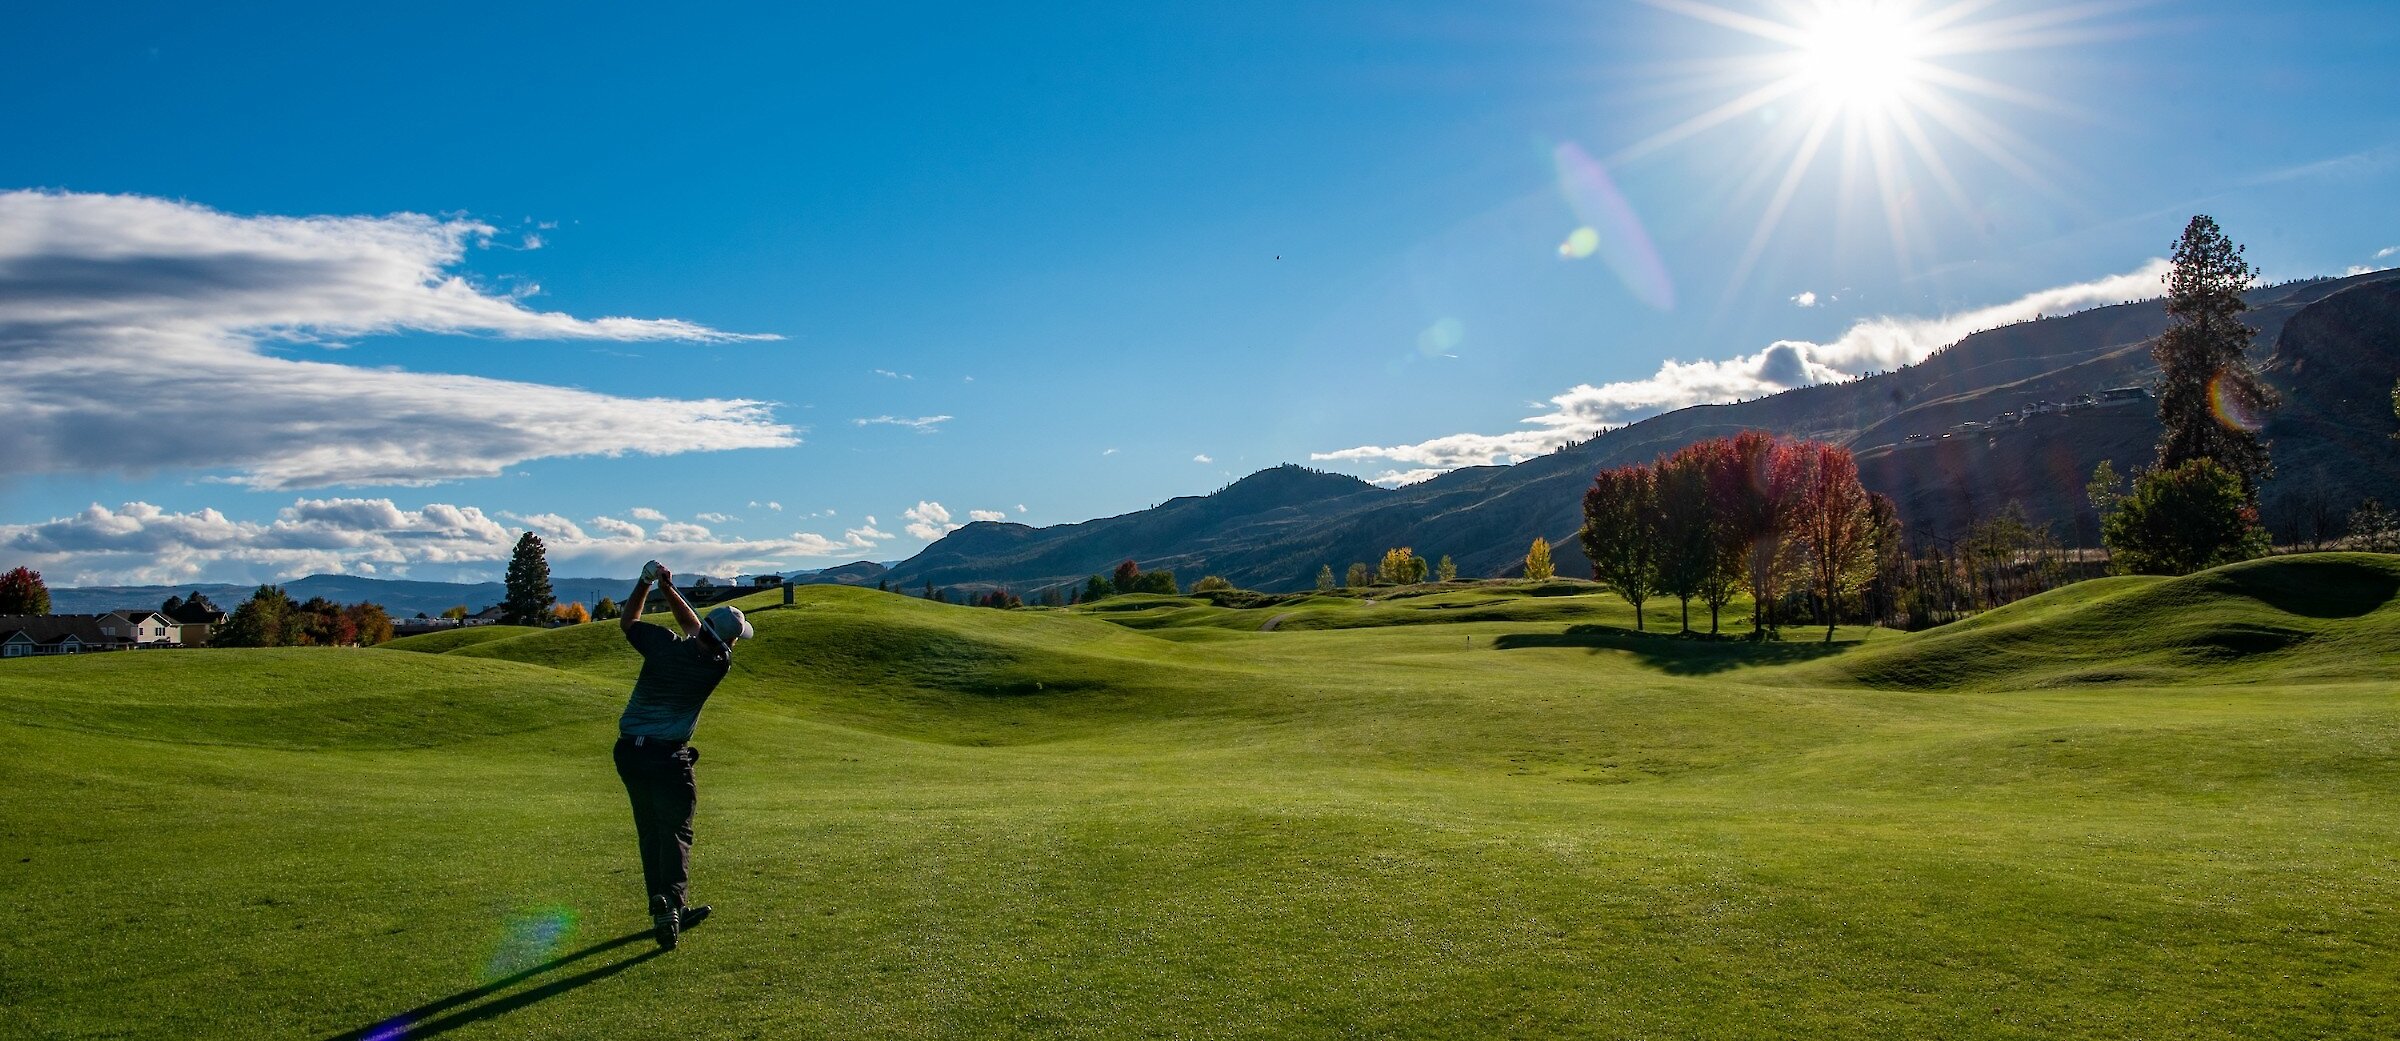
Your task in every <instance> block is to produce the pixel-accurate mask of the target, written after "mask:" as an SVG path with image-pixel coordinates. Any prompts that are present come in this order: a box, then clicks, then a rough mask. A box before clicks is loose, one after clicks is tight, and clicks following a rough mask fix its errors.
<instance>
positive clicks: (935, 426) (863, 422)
mask: <svg viewBox="0 0 2400 1041" xmlns="http://www.w3.org/2000/svg"><path fill="white" fill-rule="evenodd" d="M949 421H950V417H949V416H918V417H917V418H915V419H907V418H904V417H900V416H876V417H875V418H873V419H853V420H851V422H852V423H856V424H858V425H859V426H862V427H863V426H867V425H869V424H885V425H889V426H896V427H907V428H909V429H911V430H914V431H916V432H917V433H920V434H938V433H940V432H941V430H940V427H941V425H942V424H944V423H947V422H949Z"/></svg>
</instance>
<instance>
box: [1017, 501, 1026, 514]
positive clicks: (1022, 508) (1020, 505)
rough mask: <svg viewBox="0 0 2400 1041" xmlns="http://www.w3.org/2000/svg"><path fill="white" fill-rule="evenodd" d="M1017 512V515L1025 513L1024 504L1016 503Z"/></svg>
mask: <svg viewBox="0 0 2400 1041" xmlns="http://www.w3.org/2000/svg"><path fill="white" fill-rule="evenodd" d="M1017 512H1018V513H1023V512H1025V504H1024V503H1018V504H1017Z"/></svg>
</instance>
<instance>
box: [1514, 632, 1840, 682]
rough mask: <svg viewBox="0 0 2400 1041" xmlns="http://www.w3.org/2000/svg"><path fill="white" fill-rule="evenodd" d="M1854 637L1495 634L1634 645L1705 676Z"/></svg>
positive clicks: (1822, 652)
mask: <svg viewBox="0 0 2400 1041" xmlns="http://www.w3.org/2000/svg"><path fill="white" fill-rule="evenodd" d="M1855 646H1857V644H1854V643H1832V644H1828V643H1819V642H1814V641H1809V642H1791V643H1783V642H1775V641H1769V642H1764V643H1762V642H1759V641H1756V640H1749V639H1744V638H1742V637H1737V636H1710V635H1708V634H1706V633H1645V632H1636V631H1634V630H1632V629H1627V628H1624V627H1622V626H1615V625H1592V624H1584V625H1570V626H1568V627H1567V629H1566V631H1565V632H1558V633H1504V634H1502V635H1500V636H1497V637H1494V638H1493V639H1492V647H1493V648H1494V649H1497V650H1503V651H1513V650H1518V649H1521V648H1526V647H1583V648H1588V649H1590V650H1593V651H1630V652H1632V653H1633V654H1635V655H1637V656H1639V657H1640V658H1641V659H1642V660H1643V661H1644V662H1645V663H1647V664H1649V665H1650V666H1651V667H1653V668H1656V669H1658V670H1659V671H1661V672H1667V673H1672V674H1674V675H1678V676H1701V675H1707V674H1709V673H1715V672H1726V671H1730V670H1733V669H1746V668H1754V667H1758V666H1767V665H1789V664H1791V663H1793V662H1803V661H1815V660H1817V659H1819V658H1826V657H1831V656H1833V655H1836V654H1842V653H1845V652H1847V651H1849V650H1850V649H1851V648H1852V647H1855Z"/></svg>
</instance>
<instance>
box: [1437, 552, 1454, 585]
mask: <svg viewBox="0 0 2400 1041" xmlns="http://www.w3.org/2000/svg"><path fill="white" fill-rule="evenodd" d="M1433 573H1434V574H1435V575H1438V576H1440V578H1441V580H1442V581H1444V582H1456V581H1458V565H1456V564H1453V563H1451V562H1450V554H1448V553H1444V554H1442V563H1441V565H1440V566H1438V567H1436V568H1434V570H1433Z"/></svg>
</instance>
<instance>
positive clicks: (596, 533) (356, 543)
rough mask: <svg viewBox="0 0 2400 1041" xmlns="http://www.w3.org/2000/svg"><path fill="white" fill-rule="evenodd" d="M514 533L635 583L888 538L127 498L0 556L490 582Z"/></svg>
mask: <svg viewBox="0 0 2400 1041" xmlns="http://www.w3.org/2000/svg"><path fill="white" fill-rule="evenodd" d="M503 520H508V521H513V522H514V523H513V524H504V523H502V521H503ZM523 530H531V531H534V532H537V533H539V534H540V535H541V536H542V540H543V542H544V543H545V546H546V551H547V556H548V557H549V560H550V566H551V570H552V572H553V573H556V574H569V575H573V574H583V575H631V574H633V573H634V571H636V570H638V569H639V568H640V567H641V564H642V562H643V561H645V560H649V559H651V558H653V557H655V558H658V559H661V560H667V561H670V562H672V563H674V564H675V565H676V569H677V570H679V571H688V572H695V573H701V572H705V573H714V574H726V573H731V572H739V571H767V570H776V569H782V568H788V567H791V566H793V565H795V564H798V563H803V562H807V561H811V560H819V559H823V558H828V557H835V556H849V555H852V554H855V553H856V552H857V551H859V550H861V549H867V548H872V547H873V546H875V545H876V544H877V543H878V542H880V541H883V540H888V539H890V538H891V537H892V536H891V535H890V534H889V533H886V532H880V531H876V530H874V526H873V524H872V523H871V522H870V523H869V524H868V525H867V526H866V527H864V528H859V529H852V530H851V531H847V532H844V533H843V537H842V538H840V539H833V538H828V537H826V536H824V535H821V534H817V533H815V532H804V531H795V532H792V533H790V534H788V535H785V536H782V537H778V538H764V539H742V538H725V537H721V536H717V535H714V534H712V533H710V531H709V530H708V529H707V528H705V527H703V526H701V525H697V524H674V523H669V524H667V525H665V526H664V527H662V528H661V529H660V530H659V531H658V532H657V534H655V535H652V534H650V533H649V532H647V531H645V530H644V529H643V527H642V526H641V525H638V524H635V523H633V522H631V521H626V520H622V519H618V518H613V517H595V518H592V519H590V520H589V521H586V522H585V523H583V524H577V523H575V522H573V521H570V520H568V519H567V518H565V517H561V516H559V515H557V514H551V513H538V514H524V515H514V514H490V513H487V512H485V511H484V510H482V509H480V508H477V507H474V506H457V505H451V504H448V503H430V504H427V505H424V506H420V507H417V508H414V509H407V508H403V507H401V506H399V505H397V504H395V503H394V502H393V501H392V500H390V499H305V498H304V499H299V500H296V501H294V502H293V503H292V505H291V506H289V507H286V508H284V509H283V510H281V511H279V512H278V513H277V514H276V516H275V518H274V519H272V520H268V521H236V520H231V519H229V518H227V517H226V516H225V515H224V514H223V513H221V512H219V511H217V510H215V509H200V510H195V511H191V512H173V511H169V510H165V509H161V508H160V507H158V506H154V505H152V504H150V503H146V502H129V503H125V504H123V505H120V506H118V507H116V508H114V509H111V508H108V507H105V506H101V505H99V504H97V503H95V504H93V505H92V506H90V507H88V508H86V509H84V510H81V511H79V512H77V513H75V514H73V515H71V516H66V517H56V518H52V519H50V520H47V521H42V522H39V523H32V524H0V558H5V559H8V560H11V561H21V562H23V563H25V564H27V565H28V566H30V567H33V568H34V569H36V570H39V571H41V572H42V573H43V576H44V577H45V578H47V579H48V580H49V581H50V582H52V583H53V584H56V585H119V584H152V583H158V584H164V583H182V582H274V581H283V580H286V579H292V578H299V577H302V576H305V575H312V574H319V573H331V574H380V575H385V576H393V577H405V576H408V575H410V574H420V575H428V576H433V575H438V576H439V577H443V578H477V577H480V578H484V579H495V578H498V577H499V576H500V574H501V572H502V570H503V569H504V568H505V566H506V564H507V561H508V558H509V555H510V553H511V551H512V550H513V549H514V548H515V545H516V541H517V534H518V532H519V531H523Z"/></svg>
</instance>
